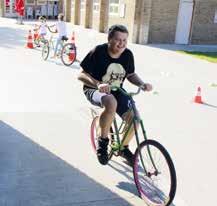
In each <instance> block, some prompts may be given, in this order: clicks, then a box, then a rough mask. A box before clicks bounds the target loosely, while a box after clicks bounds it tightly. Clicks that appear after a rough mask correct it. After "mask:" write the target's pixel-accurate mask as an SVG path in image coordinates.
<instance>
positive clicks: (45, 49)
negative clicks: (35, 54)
mask: <svg viewBox="0 0 217 206" xmlns="http://www.w3.org/2000/svg"><path fill="white" fill-rule="evenodd" d="M49 52H50V47H49V45H48V44H47V43H46V44H44V45H43V47H42V53H41V56H42V59H44V60H45V61H46V60H47V58H48V56H49Z"/></svg>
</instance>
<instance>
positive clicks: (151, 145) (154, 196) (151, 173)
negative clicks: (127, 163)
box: [133, 140, 177, 206]
mask: <svg viewBox="0 0 217 206" xmlns="http://www.w3.org/2000/svg"><path fill="white" fill-rule="evenodd" d="M149 151H151V156H152V158H153V157H154V155H156V154H157V153H155V152H158V154H160V155H162V157H163V159H164V161H165V163H166V166H165V167H163V169H162V168H159V166H160V161H159V160H160V159H159V157H157V158H158V159H157V162H156V160H154V162H155V165H156V168H157V169H158V170H155V168H154V167H153V164H152V163H151V158H150V155H149V153H148V152H149ZM140 154H141V156H142V159H143V160H142V161H143V164H144V165H145V168H146V170H147V172H148V173H147V172H145V171H144V169H143V166H140V165H139V164H140V163H141V164H142V161H141V156H140ZM145 158H146V159H145ZM147 158H148V159H147ZM153 159H154V158H153ZM149 163H150V164H151V167H150V168H149V167H148V164H149ZM166 168H167V169H168V171H164V170H165V169H166ZM164 172H165V173H164ZM166 172H169V176H170V177H169V179H168V181H169V182H168V184H167V183H165V179H164V184H161V185H159V182H160V181H159V179H160V178H161V177H162V178H161V179H163V175H164V174H166ZM139 173H141V174H139ZM133 175H134V181H135V184H136V187H137V190H138V193H139V196H140V197H141V198H142V199H143V200H144V201H145V202H146V203H147V204H148V205H151V206H169V205H170V204H171V203H172V201H173V199H174V197H175V193H176V185H177V180H176V171H175V167H174V164H173V162H172V159H171V157H170V155H169V153H168V152H167V150H166V149H165V148H164V147H163V146H162V145H161V144H160V143H159V142H157V141H155V140H145V141H143V142H142V143H141V144H140V145H139V147H138V148H137V149H136V152H135V156H134V165H133ZM155 179H157V180H158V185H156V183H154V181H155ZM164 188H167V192H166V194H165V192H164V191H162V190H163V189H164Z"/></svg>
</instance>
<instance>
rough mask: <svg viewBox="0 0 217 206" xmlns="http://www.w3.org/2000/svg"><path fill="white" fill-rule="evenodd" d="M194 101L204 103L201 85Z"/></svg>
mask: <svg viewBox="0 0 217 206" xmlns="http://www.w3.org/2000/svg"><path fill="white" fill-rule="evenodd" d="M194 102H195V103H198V104H203V101H202V97H201V88H200V87H198V88H197V95H196V96H195V97H194Z"/></svg>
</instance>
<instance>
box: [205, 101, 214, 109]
mask: <svg viewBox="0 0 217 206" xmlns="http://www.w3.org/2000/svg"><path fill="white" fill-rule="evenodd" d="M203 105H205V106H208V107H213V108H216V109H217V106H216V105H212V104H207V103H205V102H204V103H203Z"/></svg>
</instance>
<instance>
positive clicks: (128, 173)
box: [108, 160, 175, 206]
mask: <svg viewBox="0 0 217 206" xmlns="http://www.w3.org/2000/svg"><path fill="white" fill-rule="evenodd" d="M108 166H110V167H111V168H112V169H114V170H115V171H117V172H118V173H120V174H122V175H123V176H124V177H126V178H127V180H129V182H119V183H118V185H116V186H117V187H118V188H119V189H122V190H125V191H128V192H130V193H132V194H134V195H136V196H139V193H138V191H137V188H136V185H135V181H134V177H133V169H132V168H131V167H130V166H129V165H127V163H126V162H125V161H123V164H121V163H119V162H117V161H115V160H110V163H109V164H108ZM170 206H175V204H173V203H172V204H170Z"/></svg>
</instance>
